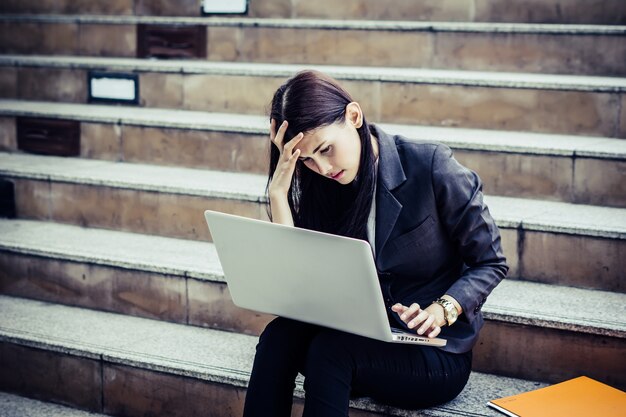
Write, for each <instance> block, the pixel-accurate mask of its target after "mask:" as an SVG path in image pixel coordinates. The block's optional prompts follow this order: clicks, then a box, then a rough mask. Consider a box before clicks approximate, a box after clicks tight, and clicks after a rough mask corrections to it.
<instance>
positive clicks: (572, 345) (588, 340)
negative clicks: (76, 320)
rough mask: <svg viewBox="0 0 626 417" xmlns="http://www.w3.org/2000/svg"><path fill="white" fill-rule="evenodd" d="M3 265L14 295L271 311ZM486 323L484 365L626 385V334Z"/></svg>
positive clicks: (480, 349)
mask: <svg viewBox="0 0 626 417" xmlns="http://www.w3.org/2000/svg"><path fill="white" fill-rule="evenodd" d="M0 265H1V266H2V268H1V270H3V271H6V272H5V273H4V274H0V288H1V290H2V293H4V294H7V295H12V296H19V297H26V298H34V299H39V300H43V301H48V302H54V303H62V304H69V305H73V306H81V307H86V308H92V309H98V310H107V311H113V312H117V313H123V314H129V315H133V316H141V317H147V318H155V319H160V320H171V321H175V322H182V323H185V322H186V319H185V305H187V306H188V313H187V314H188V315H189V319H188V323H189V324H192V325H197V326H203V327H211V328H216V329H221V330H230V331H235V332H240V333H247V334H253V335H258V334H260V333H261V332H262V330H263V329H264V328H265V325H266V324H267V323H268V322H269V321H270V320H271V319H272V316H271V315H266V314H258V313H255V312H252V311H248V310H243V309H239V308H237V307H235V306H234V305H233V303H232V300H231V298H230V295H229V293H228V290H227V289H226V285H225V284H224V283H217V282H207V281H197V280H191V279H189V280H186V282H185V280H184V279H183V278H180V277H164V276H161V275H159V274H150V273H135V272H130V271H128V272H127V271H124V270H119V269H117V268H110V267H102V266H83V265H82V264H73V263H72V262H61V261H48V260H45V259H37V258H35V257H28V256H21V255H17V256H16V255H11V254H2V253H0ZM185 285H186V286H187V288H185ZM186 294H189V295H188V297H189V300H185V297H186ZM146 300H150V302H147V301H146ZM181 300H182V301H181ZM177 302H180V304H179V305H176V303H177ZM486 323H487V324H486V326H485V329H484V330H483V332H482V333H481V339H480V342H479V344H478V345H477V346H476V348H475V351H474V369H475V370H477V371H481V372H488V373H495V374H501V375H507V376H512V377H517V378H534V379H536V380H545V381H551V382H555V381H559V380H563V379H566V378H571V377H574V376H576V375H578V374H585V375H589V376H591V377H593V378H597V379H599V380H602V381H608V382H609V383H610V384H613V385H616V386H626V378H625V377H624V376H623V375H626V374H625V373H624V372H615V370H616V368H615V366H618V367H619V366H623V365H621V361H620V358H621V356H622V353H623V351H624V349H625V348H626V341H625V340H624V339H619V338H615V337H606V336H591V335H588V334H583V333H577V332H574V331H566V330H555V329H547V328H541V327H536V326H528V325H520V324H512V323H503V322H499V321H494V320H489V319H488V320H487V321H486ZM590 359H591V360H590ZM620 370H621V369H620Z"/></svg>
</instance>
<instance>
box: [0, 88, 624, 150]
mask: <svg viewBox="0 0 626 417" xmlns="http://www.w3.org/2000/svg"><path fill="white" fill-rule="evenodd" d="M0 116H16V117H20V116H26V117H48V118H63V119H71V120H79V121H84V122H97V123H114V124H125V125H138V126H147V127H162V128H179V129H196V130H211V131H223V132H237V133H250V134H259V135H264V134H268V125H269V124H268V121H267V117H264V116H254V115H242V114H234V113H215V112H203V111H192V110H179V109H163V108H138V107H130V106H105V105H93V104H75V103H56V102H41V101H24V100H0ZM378 125H379V126H381V127H382V128H383V129H384V130H386V131H388V132H390V133H394V134H401V135H404V136H406V137H408V138H411V139H420V140H435V141H439V142H442V143H446V144H447V145H449V146H452V147H454V148H455V149H468V150H488V151H492V152H511V153H513V152H515V153H524V154H532V155H557V156H576V157H594V158H611V159H626V140H623V139H615V138H606V137H596V136H574V135H557V134H541V133H527V132H510V131H499V130H486V129H465V128H456V127H454V128H451V127H432V126H420V125H406V124H391V123H379V124H378Z"/></svg>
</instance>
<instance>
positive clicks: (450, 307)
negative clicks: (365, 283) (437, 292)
mask: <svg viewBox="0 0 626 417" xmlns="http://www.w3.org/2000/svg"><path fill="white" fill-rule="evenodd" d="M433 303H436V304H439V305H440V306H441V307H443V314H444V318H445V320H446V324H447V325H448V326H452V325H453V324H454V322H455V321H456V319H457V316H458V312H457V310H456V307H455V306H454V304H453V303H452V302H451V301H450V300H446V299H445V298H437V299H436V300H435V301H433Z"/></svg>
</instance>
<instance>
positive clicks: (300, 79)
mask: <svg viewBox="0 0 626 417" xmlns="http://www.w3.org/2000/svg"><path fill="white" fill-rule="evenodd" d="M352 101H354V100H352V97H351V96H350V94H348V92H347V91H346V90H344V89H343V88H342V87H341V86H340V85H339V84H338V83H337V81H335V80H334V79H332V78H331V77H329V76H327V75H325V74H323V73H321V72H318V71H312V70H306V71H302V72H299V73H297V74H296V75H295V76H294V77H292V78H290V79H289V80H287V81H286V82H285V83H284V84H283V85H281V86H280V87H279V88H278V90H276V93H275V94H274V98H273V99H272V103H271V110H270V120H271V119H274V120H276V126H277V128H278V126H280V125H281V123H282V122H283V121H284V120H287V121H288V122H289V125H288V128H287V131H286V132H285V143H287V142H288V141H290V140H291V139H292V138H293V137H294V136H296V135H297V134H298V133H299V132H303V133H308V132H311V131H313V130H315V129H318V128H321V127H325V126H329V125H331V124H333V123H342V124H343V123H345V115H346V106H347V105H348V104H349V103H350V102H352ZM357 132H358V134H359V137H360V141H361V156H360V163H359V170H358V173H357V176H356V178H355V180H354V181H353V182H352V183H351V184H348V185H342V184H339V183H338V182H336V181H334V180H332V179H329V178H326V177H324V176H322V175H319V174H317V173H315V172H313V171H311V170H310V169H309V168H307V167H306V166H305V165H304V164H303V163H302V162H300V161H298V162H297V163H296V168H295V171H294V175H293V177H292V181H291V187H290V188H289V193H288V196H287V198H288V202H289V207H290V209H291V214H292V216H293V220H294V224H295V225H296V226H297V227H302V228H305V229H311V230H317V231H321V232H326V233H333V234H337V235H342V236H348V237H354V238H357V239H366V238H367V219H368V217H369V211H370V207H371V205H372V199H373V198H374V185H375V178H376V172H375V158H374V150H373V147H372V141H371V137H372V136H371V132H370V127H369V125H368V124H367V122H366V120H365V116H363V124H362V125H361V127H359V128H358V129H357ZM279 157H280V151H279V150H278V149H277V148H276V146H274V145H272V146H270V166H269V179H268V182H267V188H266V191H268V190H269V185H270V183H271V181H272V177H273V175H274V171H275V170H276V166H277V165H278V160H279ZM268 214H269V216H270V218H271V207H270V208H269V211H268Z"/></svg>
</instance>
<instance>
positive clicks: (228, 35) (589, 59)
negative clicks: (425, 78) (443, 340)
mask: <svg viewBox="0 0 626 417" xmlns="http://www.w3.org/2000/svg"><path fill="white" fill-rule="evenodd" d="M14 33H21V34H22V36H11V34H14ZM0 34H4V35H5V36H0V49H2V50H4V51H6V53H16V54H54V55H86V56H111V57H135V56H137V26H136V25H134V24H102V23H47V22H31V23H24V22H11V21H4V22H0ZM206 36H207V45H206V56H207V59H208V60H210V61H238V62H273V63H289V64H333V65H357V66H389V67H420V68H445V69H463V70H478V71H513V72H538V73H554V74H585V75H608V76H624V75H626V65H625V64H624V62H626V42H624V40H625V38H626V36H624V35H604V34H582V33H581V34H565V33H560V34H547V33H543V34H537V33H530V34H528V33H494V32H485V33H482V32H435V31H427V30H424V31H390V30H363V29H350V30H344V29H318V28H305V27H303V28H273V27H236V26H232V27H228V26H208V27H207V28H206ZM529 57H532V59H529Z"/></svg>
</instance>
